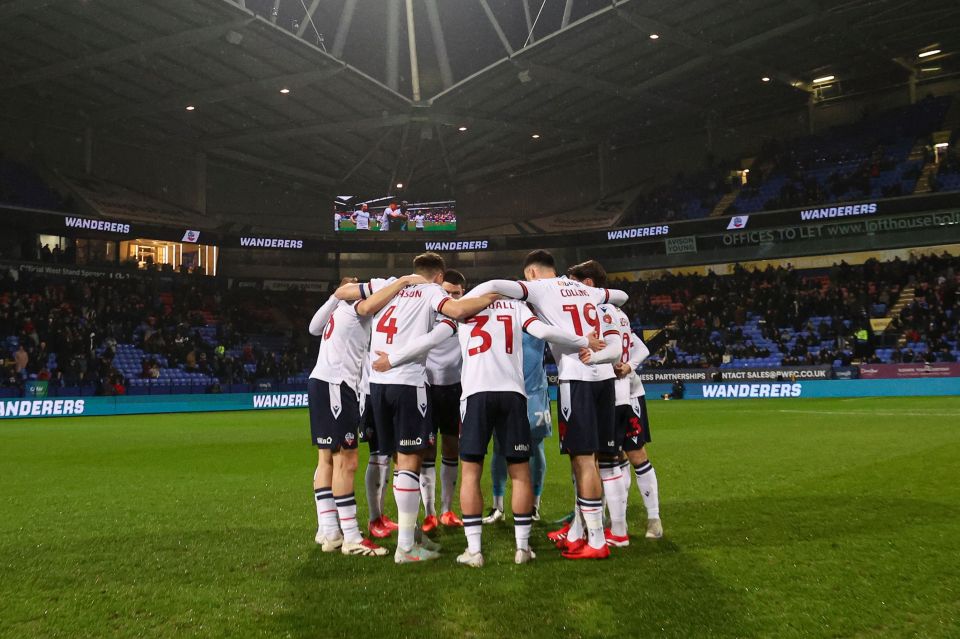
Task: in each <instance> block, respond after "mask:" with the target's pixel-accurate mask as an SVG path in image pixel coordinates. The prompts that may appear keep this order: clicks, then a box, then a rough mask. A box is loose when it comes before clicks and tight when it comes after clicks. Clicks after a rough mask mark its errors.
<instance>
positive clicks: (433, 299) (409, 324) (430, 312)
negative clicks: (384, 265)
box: [360, 279, 450, 386]
mask: <svg viewBox="0 0 960 639" xmlns="http://www.w3.org/2000/svg"><path fill="white" fill-rule="evenodd" d="M390 281H391V280H382V279H375V280H371V281H370V282H368V283H366V284H364V285H363V286H361V287H360V291H361V293H360V294H361V297H368V296H370V295H372V294H373V293H374V292H376V291H377V290H379V289H380V287H382V286H385V285H387V284H389V283H390ZM448 301H450V296H449V295H447V292H446V291H444V290H443V288H442V287H441V286H440V285H439V284H419V285H417V286H408V287H406V288H405V289H402V290H401V291H400V292H399V293H397V296H396V297H394V298H393V299H392V300H390V302H388V303H387V305H386V306H384V307H383V308H382V309H381V310H380V312H379V313H377V314H376V315H374V317H373V323H372V324H371V332H370V353H371V354H372V356H373V358H374V359H376V353H377V352H384V353H387V354H388V355H389V354H392V353H395V352H396V351H397V350H399V349H400V347H402V346H405V345H406V344H408V343H409V342H411V341H412V340H415V339H417V338H420V337H422V336H424V335H426V334H427V333H429V332H430V331H431V330H432V329H433V327H434V324H435V323H436V317H437V313H438V312H440V310H441V309H443V305H444V304H446V303H447V302H448ZM426 359H427V357H426V354H424V355H422V356H419V357H417V358H416V359H414V360H413V361H411V362H408V363H406V364H403V365H401V366H396V367H395V368H392V369H390V370H389V371H387V372H386V373H378V372H377V371H371V373H370V383H371V384H404V385H406V386H423V385H424V384H425V383H426V378H427V377H426Z"/></svg>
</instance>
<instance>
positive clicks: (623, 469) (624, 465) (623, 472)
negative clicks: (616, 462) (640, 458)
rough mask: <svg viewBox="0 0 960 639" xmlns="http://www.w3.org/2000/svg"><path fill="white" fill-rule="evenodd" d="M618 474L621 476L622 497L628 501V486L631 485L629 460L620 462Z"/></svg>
mask: <svg viewBox="0 0 960 639" xmlns="http://www.w3.org/2000/svg"><path fill="white" fill-rule="evenodd" d="M620 476H621V477H622V478H623V498H624V499H625V500H627V502H629V501H630V488H631V487H632V486H633V473H632V472H630V460H629V459H624V460H623V461H622V462H620Z"/></svg>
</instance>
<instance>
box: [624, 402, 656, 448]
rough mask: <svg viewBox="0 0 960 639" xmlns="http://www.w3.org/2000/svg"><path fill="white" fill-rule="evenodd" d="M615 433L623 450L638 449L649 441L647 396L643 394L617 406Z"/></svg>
mask: <svg viewBox="0 0 960 639" xmlns="http://www.w3.org/2000/svg"><path fill="white" fill-rule="evenodd" d="M617 434H618V436H619V437H620V442H621V443H622V445H623V450H640V449H641V448H643V446H644V444H646V443H647V442H649V441H650V422H649V421H648V420H647V398H646V396H644V395H641V396H640V397H636V398H634V399H631V400H630V403H629V404H623V405H621V406H617Z"/></svg>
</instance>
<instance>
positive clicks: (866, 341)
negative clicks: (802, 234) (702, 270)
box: [617, 255, 960, 368]
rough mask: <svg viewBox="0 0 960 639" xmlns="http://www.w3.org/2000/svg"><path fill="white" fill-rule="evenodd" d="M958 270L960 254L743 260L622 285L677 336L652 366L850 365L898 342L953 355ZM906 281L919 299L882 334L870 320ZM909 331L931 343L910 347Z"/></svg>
mask: <svg viewBox="0 0 960 639" xmlns="http://www.w3.org/2000/svg"><path fill="white" fill-rule="evenodd" d="M958 269H960V260H958V258H955V257H949V256H946V255H944V256H928V257H921V258H915V259H911V260H910V261H903V260H899V259H897V260H893V261H890V262H878V261H876V260H870V261H868V262H866V263H865V264H863V265H859V266H851V265H849V264H846V263H843V262H841V263H840V264H837V265H835V266H834V267H833V268H831V269H829V271H828V272H817V271H808V272H800V271H796V270H794V269H792V268H772V267H771V268H767V269H765V270H756V271H750V270H747V269H744V268H740V267H738V268H736V269H735V271H734V273H733V274H731V275H726V276H720V275H716V274H709V275H666V276H663V277H661V278H659V279H655V280H648V281H639V282H618V283H617V285H618V286H622V287H624V288H626V290H628V291H629V292H630V295H631V299H630V301H629V302H628V303H627V306H626V307H625V309H626V310H627V312H628V314H630V316H631V317H634V318H638V324H640V325H642V326H646V327H650V328H659V327H663V326H670V327H671V331H670V333H671V337H672V340H671V343H670V344H669V345H668V346H667V347H666V348H665V349H664V351H663V352H662V353H661V354H660V355H659V356H658V357H655V358H653V359H652V360H651V361H650V362H649V364H648V365H649V366H662V367H665V368H685V367H719V366H722V365H724V364H728V363H730V362H731V361H734V360H737V359H744V358H766V357H770V356H775V357H776V358H777V360H778V363H780V364H782V365H817V364H835V363H837V362H839V363H840V364H841V365H849V364H850V363H851V362H852V361H853V360H855V359H856V360H859V361H866V362H879V361H881V359H880V358H879V357H878V355H877V349H878V348H880V347H883V346H888V345H889V346H892V347H894V350H895V352H896V353H897V358H898V359H892V360H891V359H889V358H888V361H934V360H935V361H953V360H952V358H953V357H954V356H953V355H952V354H951V351H953V350H955V349H956V347H957V339H958V317H960V302H958V298H957V278H956V274H957V272H958ZM904 287H914V288H915V289H916V294H917V297H916V298H915V300H914V302H913V303H912V304H910V305H908V306H907V307H906V308H904V309H903V311H902V312H900V313H899V315H898V316H897V317H895V318H894V322H893V325H892V326H891V327H890V329H889V330H888V331H886V332H885V333H884V334H883V335H882V336H880V337H878V336H876V335H874V332H873V330H872V327H871V324H870V319H871V318H878V317H884V316H885V315H886V313H887V311H888V309H889V308H890V306H891V304H892V303H893V302H895V301H896V300H897V298H899V295H900V292H901V290H903V288H904ZM750 325H754V326H756V327H757V328H758V329H759V331H758V334H751V333H750V332H749V330H748V326H750ZM901 335H902V336H904V337H906V342H907V343H908V344H919V345H921V348H918V349H913V348H911V349H900V348H899V347H898V343H899V341H900V337H901ZM691 356H692V357H691Z"/></svg>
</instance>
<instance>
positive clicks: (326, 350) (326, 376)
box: [310, 302, 370, 390]
mask: <svg viewBox="0 0 960 639" xmlns="http://www.w3.org/2000/svg"><path fill="white" fill-rule="evenodd" d="M369 342H370V318H369V317H362V316H360V315H357V311H356V309H355V308H354V305H353V304H352V303H351V302H340V303H339V304H337V308H336V310H334V311H333V315H331V316H330V319H329V320H328V321H327V325H326V326H325V327H324V329H323V341H322V342H320V352H319V353H317V365H316V366H315V367H314V368H313V372H312V373H310V377H312V378H313V379H319V380H322V381H324V382H330V383H331V384H340V383H341V382H346V383H347V385H348V386H349V387H350V388H352V389H354V390H359V389H360V376H361V369H362V366H363V361H364V360H365V359H366V358H367V346H368V344H369Z"/></svg>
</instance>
